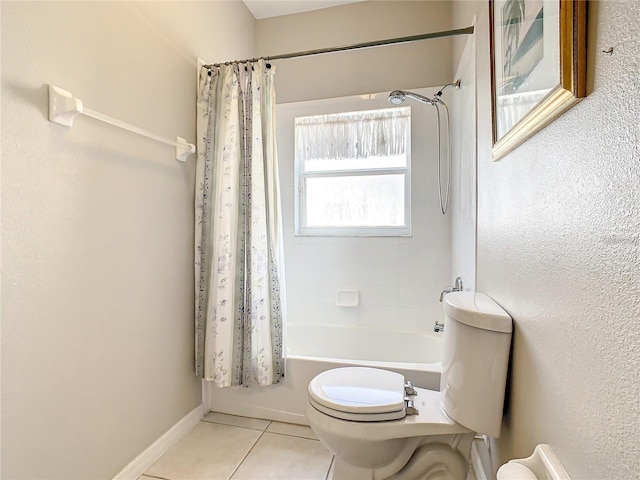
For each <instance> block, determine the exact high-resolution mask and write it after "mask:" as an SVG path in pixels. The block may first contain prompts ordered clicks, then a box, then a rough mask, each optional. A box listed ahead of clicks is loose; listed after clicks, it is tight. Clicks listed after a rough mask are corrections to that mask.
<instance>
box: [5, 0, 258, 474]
mask: <svg viewBox="0 0 640 480" xmlns="http://www.w3.org/2000/svg"><path fill="white" fill-rule="evenodd" d="M221 18H223V19H224V21H223V22H220V21H219V19H221ZM214 20H215V21H216V22H217V23H216V28H210V25H211V23H212V22H213V21H214ZM254 22H255V20H254V19H253V17H252V16H251V14H250V13H249V12H248V11H247V9H246V8H245V7H244V5H243V4H242V3H240V2H192V3H191V2H157V3H156V2H2V174H3V175H2V478H7V479H13V478H29V479H37V478H47V479H54V478H64V479H71V478H82V479H93V478H102V479H105V478H112V477H113V476H114V475H115V474H116V473H118V471H119V470H120V469H121V468H122V467H123V466H125V465H126V464H127V463H128V462H129V461H130V460H132V459H133V458H134V457H135V456H136V455H138V454H139V453H140V452H142V451H143V450H144V449H145V448H146V447H147V446H149V445H150V444H151V443H152V442H153V441H155V440H156V439H157V438H158V437H159V436H160V435H161V434H162V433H164V432H165V431H166V430H167V429H169V428H170V427H171V426H172V425H173V424H175V422H177V421H178V420H179V419H180V418H182V417H183V416H184V415H185V414H187V413H188V412H190V411H191V410H192V409H193V408H194V407H196V406H197V405H198V404H200V402H201V387H200V382H199V381H198V380H197V379H196V378H195V376H194V373H193V366H192V363H193V300H192V299H193V262H192V258H193V253H192V252H193V189H194V185H193V182H194V166H193V162H190V163H188V164H186V165H185V164H180V163H178V162H176V161H175V159H174V157H173V155H174V153H173V150H172V149H171V148H170V147H167V146H165V145H162V144H160V143H156V142H153V141H150V140H147V139H144V138H142V137H139V136H136V135H133V134H131V133H128V132H124V131H122V130H119V129H116V128H114V127H111V126H108V125H105V124H102V123H99V122H96V121H94V120H92V119H89V118H86V117H78V118H76V120H75V125H74V126H73V128H71V129H67V128H65V127H62V126H60V125H56V124H53V123H50V122H48V121H47V116H48V95H47V90H46V86H45V84H47V83H52V84H54V85H58V86H60V87H63V88H65V89H68V90H70V91H71V92H72V93H73V94H74V95H76V96H77V97H78V98H81V99H82V100H84V102H85V105H86V106H87V107H89V108H93V109H95V110H97V111H100V112H104V113H106V114H109V115H112V116H114V117H116V118H119V119H122V120H124V121H127V122H130V123H133V124H136V125H140V126H141V127H143V128H146V129H148V130H150V131H153V132H157V133H159V134H161V135H164V136H168V137H175V136H176V135H178V134H179V135H182V136H185V137H186V138H187V139H188V140H189V141H191V142H193V141H194V136H195V79H196V56H198V55H199V56H201V57H203V58H205V59H206V60H209V61H215V60H225V59H228V58H229V57H232V58H237V57H238V56H247V55H252V54H253V48H254V35H253V34H254Z"/></svg>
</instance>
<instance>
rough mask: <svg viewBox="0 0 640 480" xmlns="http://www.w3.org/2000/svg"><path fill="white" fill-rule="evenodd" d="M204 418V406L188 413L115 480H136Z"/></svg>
mask: <svg viewBox="0 0 640 480" xmlns="http://www.w3.org/2000/svg"><path fill="white" fill-rule="evenodd" d="M203 416H204V407H203V405H198V406H197V407H196V408H194V409H193V410H191V412H189V413H187V414H186V415H185V416H184V417H182V418H181V419H180V420H178V422H177V423H176V424H175V425H174V426H173V427H171V428H170V429H169V430H167V431H166V432H165V433H164V434H163V435H162V436H161V437H160V438H158V439H157V440H156V441H155V442H153V443H152V444H151V445H150V446H149V447H148V448H147V449H146V450H145V451H144V452H142V453H141V454H140V455H138V456H137V457H136V458H134V459H133V460H131V462H129V464H128V465H127V466H126V467H124V468H123V469H122V470H121V471H120V473H118V474H117V475H116V476H115V477H113V480H136V479H137V478H138V477H139V476H140V475H142V474H143V473H144V472H145V471H146V470H147V469H148V468H149V467H150V466H151V465H153V463H154V462H155V461H156V460H158V459H159V458H160V457H161V456H162V455H163V454H164V453H165V452H166V451H167V450H169V448H171V446H173V445H174V444H176V443H177V442H178V441H179V440H180V439H181V438H182V437H184V436H185V435H186V434H187V433H189V431H191V429H192V428H193V427H195V426H196V425H197V424H198V422H199V421H200V420H202V417H203Z"/></svg>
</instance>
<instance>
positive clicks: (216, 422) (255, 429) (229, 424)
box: [200, 417, 272, 432]
mask: <svg viewBox="0 0 640 480" xmlns="http://www.w3.org/2000/svg"><path fill="white" fill-rule="evenodd" d="M244 418H248V417H244ZM200 421H201V422H206V423H215V424H216V425H225V426H227V427H238V428H244V429H246V430H253V431H254V432H265V431H266V430H267V428H269V425H271V423H272V422H271V421H270V420H265V421H267V422H269V423H268V424H267V426H266V427H264V428H254V427H246V426H244V425H233V424H231V423H223V422H220V421H215V420H205V419H204V418H203V419H202V420H200Z"/></svg>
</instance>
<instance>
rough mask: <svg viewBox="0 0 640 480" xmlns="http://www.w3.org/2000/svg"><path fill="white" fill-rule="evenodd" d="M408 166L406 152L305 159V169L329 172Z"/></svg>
mask: <svg viewBox="0 0 640 480" xmlns="http://www.w3.org/2000/svg"><path fill="white" fill-rule="evenodd" d="M406 166H407V156H406V154H402V155H394V156H388V157H382V156H379V157H367V158H341V159H337V158H331V159H328V158H318V159H313V160H305V162H304V171H305V172H327V171H331V170H334V171H335V170H338V171H339V170H375V169H376V168H404V167H406Z"/></svg>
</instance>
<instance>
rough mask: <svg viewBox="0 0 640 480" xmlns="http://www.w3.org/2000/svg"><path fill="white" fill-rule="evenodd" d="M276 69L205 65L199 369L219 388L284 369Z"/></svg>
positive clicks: (278, 374) (269, 377)
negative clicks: (276, 127) (276, 136)
mask: <svg viewBox="0 0 640 480" xmlns="http://www.w3.org/2000/svg"><path fill="white" fill-rule="evenodd" d="M274 74H275V68H274V67H267V65H265V62H264V61H263V60H260V61H258V62H252V63H246V64H243V63H234V64H230V65H220V66H219V67H210V68H206V67H203V68H202V69H201V71H200V78H199V85H198V120H197V131H198V132H197V133H198V160H197V167H196V202H195V210H196V219H195V220H196V226H195V280H196V292H195V294H196V305H195V307H196V311H195V334H196V374H197V375H198V376H200V377H203V378H204V379H205V380H208V381H211V382H213V383H214V384H215V385H216V386H219V387H227V386H232V385H244V386H250V385H270V384H273V383H277V382H278V381H279V380H280V378H282V376H283V375H284V361H283V349H282V325H283V316H284V310H283V305H284V288H283V287H284V262H283V257H282V254H283V251H282V225H281V223H282V222H281V207H280V195H279V182H278V166H277V155H276V141H275V90H274Z"/></svg>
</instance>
